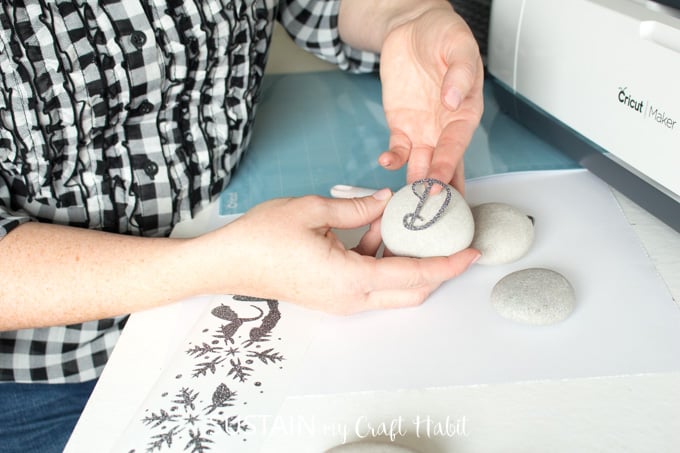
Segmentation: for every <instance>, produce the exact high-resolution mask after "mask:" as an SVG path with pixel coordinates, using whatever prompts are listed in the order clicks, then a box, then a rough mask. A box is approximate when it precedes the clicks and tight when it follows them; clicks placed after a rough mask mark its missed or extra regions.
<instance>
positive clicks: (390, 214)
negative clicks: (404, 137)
mask: <svg viewBox="0 0 680 453" xmlns="http://www.w3.org/2000/svg"><path fill="white" fill-rule="evenodd" d="M434 187H438V188H440V189H441V191H440V192H439V193H437V194H435V195H433V194H432V189H433V188H434ZM474 230H475V226H474V220H473V217H472V212H471V211H470V207H469V206H468V204H467V203H466V201H465V199H464V198H463V196H462V195H461V194H460V193H459V192H458V191H457V190H456V189H454V188H453V187H452V186H450V185H449V184H446V183H444V182H441V181H438V180H436V179H431V178H426V179H421V180H418V181H415V182H413V183H411V184H408V185H406V186H405V187H403V188H402V189H400V190H399V191H397V192H396V193H395V194H394V195H393V196H392V198H391V199H390V201H389V203H388V204H387V206H386V207H385V212H384V213H383V216H382V221H381V233H382V238H383V242H384V243H385V247H386V248H387V249H389V250H390V251H391V252H392V253H394V254H395V255H400V256H412V257H419V258H424V257H430V256H448V255H451V254H453V253H456V252H458V251H460V250H463V249H465V248H467V247H468V246H469V245H470V243H471V242H472V238H473V236H474Z"/></svg>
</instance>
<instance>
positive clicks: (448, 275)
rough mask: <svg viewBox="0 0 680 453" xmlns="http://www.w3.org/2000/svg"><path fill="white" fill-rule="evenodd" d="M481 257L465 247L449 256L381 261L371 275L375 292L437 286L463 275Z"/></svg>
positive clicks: (384, 259)
mask: <svg viewBox="0 0 680 453" xmlns="http://www.w3.org/2000/svg"><path fill="white" fill-rule="evenodd" d="M480 256H481V254H480V253H479V251H478V250H475V249H472V248H468V249H465V250H461V251H460V252H458V253H455V254H453V255H451V256H440V257H432V258H405V257H394V258H383V259H381V260H379V261H378V262H377V263H376V265H375V266H376V269H377V272H376V273H375V274H376V275H374V276H372V288H373V289H374V290H385V289H413V288H420V287H422V286H427V285H432V284H435V285H436V284H440V283H441V282H444V281H446V280H450V279H452V278H454V277H457V276H458V275H460V274H462V273H463V272H465V270H467V269H468V267H470V265H471V264H472V263H474V262H475V261H476V260H477V259H479V257H480Z"/></svg>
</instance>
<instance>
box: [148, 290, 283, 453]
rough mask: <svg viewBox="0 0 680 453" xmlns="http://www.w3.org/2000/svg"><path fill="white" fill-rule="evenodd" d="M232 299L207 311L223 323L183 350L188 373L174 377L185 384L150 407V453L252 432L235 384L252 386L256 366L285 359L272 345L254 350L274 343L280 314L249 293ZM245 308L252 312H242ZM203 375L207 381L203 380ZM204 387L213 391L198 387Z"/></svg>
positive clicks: (197, 449)
mask: <svg viewBox="0 0 680 453" xmlns="http://www.w3.org/2000/svg"><path fill="white" fill-rule="evenodd" d="M233 300H234V303H233V304H230V305H225V304H222V305H220V306H218V307H215V308H214V309H213V310H212V311H211V314H212V315H213V316H214V317H215V318H218V319H220V320H222V321H225V322H224V323H220V325H219V326H218V327H213V328H211V329H204V330H203V331H202V333H201V335H202V336H205V337H204V338H203V339H201V340H200V341H198V342H196V344H189V345H188V346H187V348H185V349H184V352H185V354H186V356H187V357H190V358H191V359H192V360H193V371H192V373H191V377H190V378H189V377H188V376H187V378H183V375H184V374H185V373H181V374H178V375H177V376H175V378H176V379H177V380H178V381H179V382H183V383H184V384H183V385H181V386H178V388H177V390H176V391H174V392H173V391H169V392H165V393H163V394H162V395H161V396H162V397H163V398H168V399H167V400H166V401H167V403H166V404H167V406H165V405H163V407H160V408H157V409H156V410H154V411H150V412H149V411H148V415H146V416H145V417H144V418H143V419H142V420H141V421H142V423H143V425H144V426H145V427H146V428H147V429H148V430H149V435H148V440H147V444H146V451H147V452H148V453H153V452H156V451H158V452H163V451H166V449H167V450H170V449H177V448H178V447H179V448H180V449H182V450H183V451H185V452H192V453H205V452H208V451H210V450H211V449H213V448H215V447H216V445H217V444H216V442H218V438H219V436H230V437H231V436H246V435H247V434H248V432H249V431H252V429H251V427H250V426H249V425H248V423H246V421H245V419H244V418H243V417H241V416H240V415H239V413H238V412H239V409H238V408H239V407H241V405H243V404H247V401H241V400H240V399H239V397H238V393H239V392H237V388H241V387H239V386H243V385H246V384H248V385H252V384H251V383H250V382H249V381H250V378H251V377H252V376H253V374H255V373H256V372H257V370H258V367H268V366H273V365H276V364H279V363H281V362H282V361H284V360H285V357H284V356H283V355H282V354H281V353H280V352H279V351H277V350H276V348H275V347H273V346H272V347H269V348H267V349H265V350H259V349H257V348H259V347H260V344H261V343H263V342H269V343H268V344H269V345H273V343H272V342H271V336H272V335H271V334H272V331H273V330H274V328H275V327H276V325H277V323H278V321H279V320H280V318H281V314H280V312H279V309H278V301H275V300H269V299H257V298H252V297H247V296H233ZM244 304H249V305H244ZM255 304H258V305H255ZM265 304H266V307H265ZM253 310H254V311H253ZM244 311H251V313H250V314H249V315H248V316H242V315H241V313H242V312H244ZM244 338H245V339H244ZM237 341H238V346H237ZM188 379H191V380H190V381H188V382H190V383H187V380H188ZM206 379H210V381H207V382H205V383H204V382H203V380H206ZM215 379H218V380H217V382H215ZM220 380H222V382H220ZM179 382H178V383H179ZM210 382H213V384H210ZM255 385H256V386H260V385H261V383H260V382H256V383H255ZM206 386H207V387H208V388H209V389H210V388H212V392H211V391H210V390H207V391H203V392H201V391H198V390H197V389H205V388H206ZM244 440H245V438H244Z"/></svg>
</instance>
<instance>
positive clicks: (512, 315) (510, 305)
mask: <svg viewBox="0 0 680 453" xmlns="http://www.w3.org/2000/svg"><path fill="white" fill-rule="evenodd" d="M575 303H576V296H575V294H574V288H573V287H572V286H571V284H570V283H569V281H568V280H567V279H566V278H564V276H562V274H559V273H557V272H555V271H552V270H550V269H540V268H532V269H524V270H521V271H517V272H513V273H511V274H509V275H506V276H505V277H503V278H502V279H501V280H499V281H498V283H496V285H495V286H494V288H493V290H492V291H491V304H492V305H493V307H494V309H495V310H496V311H497V312H498V314H500V315H501V316H502V317H504V318H507V319H510V320H512V321H517V322H520V323H525V324H534V325H548V324H554V323H557V322H560V321H563V320H564V319H566V318H567V317H568V316H569V315H570V314H571V312H572V310H573V309H574V305H575Z"/></svg>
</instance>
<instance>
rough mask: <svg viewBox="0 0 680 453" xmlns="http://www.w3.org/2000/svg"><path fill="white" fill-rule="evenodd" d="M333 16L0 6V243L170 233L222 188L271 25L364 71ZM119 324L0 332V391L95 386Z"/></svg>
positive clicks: (369, 66)
mask: <svg viewBox="0 0 680 453" xmlns="http://www.w3.org/2000/svg"><path fill="white" fill-rule="evenodd" d="M338 8H339V0H328V1H323V0H282V1H280V2H278V1H276V0H98V1H95V0H23V1H15V2H4V1H3V2H2V5H1V6H0V74H1V80H0V240H1V239H2V238H3V237H4V236H5V235H7V234H8V233H9V232H10V230H12V229H13V228H15V227H17V226H18V225H19V224H21V223H23V222H26V221H30V220H37V221H42V222H51V223H59V224H64V225H71V226H76V227H84V228H92V229H98V230H104V231H110V232H117V233H123V234H133V235H141V236H167V235H169V234H170V231H171V230H172V227H173V226H174V225H175V224H176V223H178V222H179V221H181V220H184V219H186V218H188V217H190V216H192V215H193V214H194V213H196V212H197V211H198V210H200V209H201V208H202V207H204V206H205V205H206V204H207V203H209V202H210V201H211V200H212V199H213V198H214V197H216V196H217V195H218V194H219V193H220V192H221V191H222V190H223V189H224V187H225V186H226V185H227V183H228V182H229V179H230V176H231V172H232V171H233V169H234V167H235V166H236V164H237V163H238V161H239V159H240V158H241V155H242V153H243V152H244V150H245V148H246V146H247V144H248V141H249V138H250V133H251V130H252V124H253V115H254V112H255V103H256V101H257V98H258V94H259V90H260V82H261V80H262V76H263V71H264V67H265V63H266V60H267V49H268V46H269V42H270V38H271V33H272V27H273V21H274V20H275V19H277V18H278V20H279V21H280V22H281V23H282V24H283V25H284V27H285V28H286V29H287V31H288V32H289V33H290V34H291V35H292V36H293V37H294V39H295V40H296V42H297V43H298V44H299V45H301V46H302V47H304V48H306V49H308V50H310V51H312V52H314V53H315V54H317V55H318V56H320V57H322V58H324V59H326V60H328V61H332V62H335V63H336V64H338V65H339V67H340V68H341V69H344V70H348V71H353V72H365V71H373V70H375V69H376V68H377V61H378V57H377V55H375V54H371V53H366V52H361V51H357V50H355V49H351V48H349V47H348V46H346V45H344V44H343V43H342V42H341V41H340V39H339V36H338V28H337V24H338V20H337V15H338ZM26 271H27V272H30V269H27V270H26ZM0 291H2V283H1V282H0ZM0 316H2V315H1V314H0ZM124 322H125V317H120V318H115V319H106V320H100V321H93V322H88V323H84V324H78V325H71V326H64V327H52V328H46V329H27V330H21V331H13V332H0V381H16V382H36V381H48V382H55V383H57V382H78V381H85V380H89V379H93V378H96V377H97V376H98V375H99V373H100V372H101V370H102V368H103V366H104V364H105V363H106V361H107V358H108V356H109V353H110V351H111V349H112V347H113V345H114V343H115V341H116V340H117V338H118V336H119V334H120V330H121V329H122V327H123V324H124Z"/></svg>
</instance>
